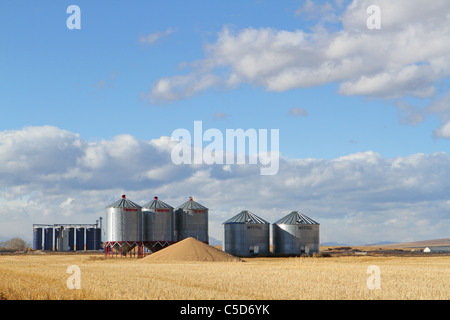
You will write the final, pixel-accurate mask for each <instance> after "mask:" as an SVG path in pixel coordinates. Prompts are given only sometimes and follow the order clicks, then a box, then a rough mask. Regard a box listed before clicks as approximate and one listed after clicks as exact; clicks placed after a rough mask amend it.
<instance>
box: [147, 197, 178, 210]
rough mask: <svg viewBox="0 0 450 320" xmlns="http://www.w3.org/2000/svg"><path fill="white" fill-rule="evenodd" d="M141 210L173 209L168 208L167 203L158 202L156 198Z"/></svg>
mask: <svg viewBox="0 0 450 320" xmlns="http://www.w3.org/2000/svg"><path fill="white" fill-rule="evenodd" d="M142 208H145V209H173V207H172V206H169V205H168V204H167V203H165V202H163V201H161V200H159V199H158V197H155V198H154V199H153V200H152V201H150V202H149V203H147V204H145V205H144V206H143V207H142Z"/></svg>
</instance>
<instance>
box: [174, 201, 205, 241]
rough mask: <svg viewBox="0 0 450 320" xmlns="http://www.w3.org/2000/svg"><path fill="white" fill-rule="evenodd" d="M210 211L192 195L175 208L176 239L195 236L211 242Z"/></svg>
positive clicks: (200, 239)
mask: <svg viewBox="0 0 450 320" xmlns="http://www.w3.org/2000/svg"><path fill="white" fill-rule="evenodd" d="M208 211H209V209H208V208H206V207H205V206H203V205H201V204H199V203H198V202H195V201H194V199H193V198H192V197H189V200H188V201H186V202H185V203H183V204H182V205H180V206H178V207H177V208H176V209H175V230H174V237H175V241H181V240H183V239H186V238H189V237H193V238H194V239H197V240H199V241H203V242H205V243H209V233H208Z"/></svg>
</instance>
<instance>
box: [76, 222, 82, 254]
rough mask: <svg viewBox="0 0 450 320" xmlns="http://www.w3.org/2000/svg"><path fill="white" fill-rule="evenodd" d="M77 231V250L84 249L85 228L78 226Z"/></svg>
mask: <svg viewBox="0 0 450 320" xmlns="http://www.w3.org/2000/svg"><path fill="white" fill-rule="evenodd" d="M75 233H76V240H75V241H76V245H75V249H76V250H77V251H83V250H84V228H83V227H78V228H77V230H76V232H75Z"/></svg>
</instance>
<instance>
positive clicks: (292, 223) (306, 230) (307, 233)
mask: <svg viewBox="0 0 450 320" xmlns="http://www.w3.org/2000/svg"><path fill="white" fill-rule="evenodd" d="M272 230H273V253H274V254H281V255H283V254H285V255H301V254H304V253H305V254H312V253H314V252H319V238H320V224H319V223H317V222H316V221H314V220H312V219H310V218H308V217H307V216H305V215H304V214H302V213H300V212H298V211H293V212H291V213H290V214H288V215H287V216H285V217H283V218H281V219H279V220H278V221H276V222H275V223H274V224H273V229H272Z"/></svg>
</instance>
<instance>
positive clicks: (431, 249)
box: [423, 246, 450, 253]
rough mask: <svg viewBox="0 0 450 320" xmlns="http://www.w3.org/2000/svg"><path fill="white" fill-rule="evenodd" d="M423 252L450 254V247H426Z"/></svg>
mask: <svg viewBox="0 0 450 320" xmlns="http://www.w3.org/2000/svg"><path fill="white" fill-rule="evenodd" d="M423 252H427V253H450V247H442V246H441V247H438V246H436V247H426V248H425V249H423Z"/></svg>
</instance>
